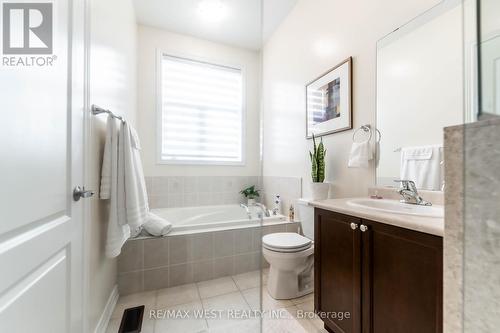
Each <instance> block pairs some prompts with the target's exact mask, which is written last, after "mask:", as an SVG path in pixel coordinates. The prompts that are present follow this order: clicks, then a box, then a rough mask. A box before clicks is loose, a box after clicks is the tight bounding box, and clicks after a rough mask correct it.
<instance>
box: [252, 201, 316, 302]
mask: <svg viewBox="0 0 500 333" xmlns="http://www.w3.org/2000/svg"><path fill="white" fill-rule="evenodd" d="M296 207H297V208H298V213H299V217H300V221H301V224H302V230H303V232H304V235H305V236H306V237H304V236H301V235H299V234H297V233H292V232H279V233H274V234H269V235H265V236H264V237H262V254H263V255H264V258H265V259H266V260H267V262H269V264H270V268H269V277H268V280H267V290H268V292H269V294H270V295H271V296H272V297H273V298H274V299H292V298H296V297H301V296H304V295H307V294H309V293H311V292H312V291H313V288H314V285H313V282H314V276H313V272H314V269H313V265H314V244H313V239H314V208H313V207H311V206H308V203H307V201H306V200H299V201H298V202H297V205H296Z"/></svg>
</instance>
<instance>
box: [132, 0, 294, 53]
mask: <svg viewBox="0 0 500 333" xmlns="http://www.w3.org/2000/svg"><path fill="white" fill-rule="evenodd" d="M200 1H202V0H134V5H135V11H136V16H137V21H138V23H140V24H144V25H149V26H153V27H158V28H162V29H166V30H169V31H172V32H177V33H181V34H186V35H191V36H194V37H198V38H203V39H207V40H211V41H214V42H219V43H224V44H229V45H233V46H238V47H243V48H247V49H252V50H259V49H260V48H261V47H262V40H264V41H265V40H267V39H268V38H269V36H271V35H272V33H273V32H274V30H275V29H276V28H277V27H278V26H279V24H280V23H281V22H282V20H283V19H284V18H285V17H286V16H287V15H288V13H289V12H290V10H291V9H292V8H293V6H294V5H295V3H296V2H297V0H263V2H264V11H263V12H264V14H263V15H264V20H261V16H262V14H261V12H262V11H261V8H262V7H261V6H262V3H261V0H221V1H222V2H223V4H224V6H226V8H227V10H228V12H227V15H226V17H225V18H224V19H222V20H221V21H220V22H206V21H204V20H203V19H201V18H200V16H199V11H198V5H199V3H200ZM262 21H263V22H264V24H263V27H262Z"/></svg>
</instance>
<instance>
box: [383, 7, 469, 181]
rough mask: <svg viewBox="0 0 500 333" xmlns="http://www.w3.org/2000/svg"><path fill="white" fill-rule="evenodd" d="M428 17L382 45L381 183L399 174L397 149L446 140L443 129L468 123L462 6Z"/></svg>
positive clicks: (447, 8)
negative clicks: (465, 98) (464, 79)
mask: <svg viewBox="0 0 500 333" xmlns="http://www.w3.org/2000/svg"><path fill="white" fill-rule="evenodd" d="M422 19H424V18H422ZM426 20H427V21H426V22H415V24H419V26H418V27H415V26H412V27H408V30H404V29H401V30H399V31H397V32H395V33H394V34H392V35H391V36H389V37H387V38H386V39H384V40H383V41H382V42H381V44H380V48H379V50H378V57H377V62H378V65H377V67H378V71H377V86H378V89H377V104H378V106H377V128H378V129H379V130H380V131H381V133H382V138H383V140H382V141H381V143H380V161H379V167H378V169H377V183H378V184H379V185H391V186H395V185H396V184H395V183H394V182H393V180H394V179H399V175H400V160H401V154H400V153H399V152H394V150H395V149H396V148H401V147H411V146H422V145H442V144H443V128H444V127H447V126H452V125H458V124H461V123H463V117H464V116H463V97H462V96H463V84H462V82H463V57H462V55H463V52H462V50H463V46H462V44H463V43H462V37H463V35H462V6H460V5H458V4H457V5H455V6H454V7H452V8H450V7H446V8H441V7H440V8H436V10H433V16H432V17H429V16H426Z"/></svg>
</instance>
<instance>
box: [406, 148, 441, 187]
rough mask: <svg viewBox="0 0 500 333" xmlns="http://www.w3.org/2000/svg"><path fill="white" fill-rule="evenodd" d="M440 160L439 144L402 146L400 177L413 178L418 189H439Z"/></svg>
mask: <svg viewBox="0 0 500 333" xmlns="http://www.w3.org/2000/svg"><path fill="white" fill-rule="evenodd" d="M441 161H442V146H441V145H432V146H421V147H406V148H402V149H401V169H400V172H401V173H400V177H401V179H405V180H413V181H414V182H415V185H416V186H417V188H418V189H422V190H430V191H439V190H440V189H441V184H442V181H443V172H442V167H441Z"/></svg>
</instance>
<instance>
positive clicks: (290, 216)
mask: <svg viewBox="0 0 500 333" xmlns="http://www.w3.org/2000/svg"><path fill="white" fill-rule="evenodd" d="M288 222H295V208H293V204H291V205H290V208H289V209H288Z"/></svg>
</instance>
